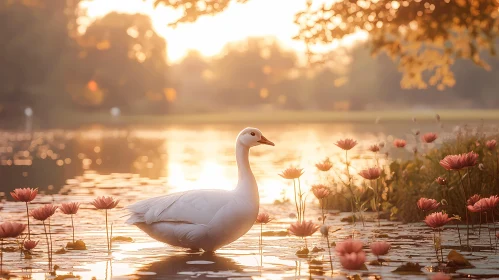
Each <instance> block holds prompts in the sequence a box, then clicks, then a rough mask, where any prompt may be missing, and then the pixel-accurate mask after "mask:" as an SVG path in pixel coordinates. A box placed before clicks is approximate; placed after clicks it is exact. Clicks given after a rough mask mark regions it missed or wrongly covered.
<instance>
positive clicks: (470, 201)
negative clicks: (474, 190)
mask: <svg viewBox="0 0 499 280" xmlns="http://www.w3.org/2000/svg"><path fill="white" fill-rule="evenodd" d="M480 199H481V197H480V195H479V194H474V195H473V196H471V197H470V198H468V200H466V205H475V203H477V202H478V201H479V200H480Z"/></svg>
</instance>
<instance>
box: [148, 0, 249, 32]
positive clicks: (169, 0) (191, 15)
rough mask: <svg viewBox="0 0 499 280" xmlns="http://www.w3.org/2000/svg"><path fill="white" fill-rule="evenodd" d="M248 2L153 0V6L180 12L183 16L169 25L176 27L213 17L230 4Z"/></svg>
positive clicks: (228, 0)
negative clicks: (164, 6)
mask: <svg viewBox="0 0 499 280" xmlns="http://www.w3.org/2000/svg"><path fill="white" fill-rule="evenodd" d="M247 1H248V0H155V1H154V4H155V5H156V6H157V5H160V4H163V5H166V6H168V7H172V8H174V9H176V10H182V11H183V15H182V16H181V17H180V18H178V19H177V20H175V21H174V22H172V23H170V25H171V26H177V25H178V24H180V23H187V22H195V21H196V20H197V19H198V18H199V17H202V16H206V15H215V14H218V13H221V12H223V11H224V10H225V9H227V8H228V7H229V5H230V4H231V3H232V2H237V3H246V2H247Z"/></svg>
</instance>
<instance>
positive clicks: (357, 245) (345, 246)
mask: <svg viewBox="0 0 499 280" xmlns="http://www.w3.org/2000/svg"><path fill="white" fill-rule="evenodd" d="M362 246H364V245H363V244H362V242H361V241H356V240H352V239H347V240H345V241H343V242H340V243H337V244H336V254H337V255H339V256H343V255H346V254H351V253H360V252H361V251H362Z"/></svg>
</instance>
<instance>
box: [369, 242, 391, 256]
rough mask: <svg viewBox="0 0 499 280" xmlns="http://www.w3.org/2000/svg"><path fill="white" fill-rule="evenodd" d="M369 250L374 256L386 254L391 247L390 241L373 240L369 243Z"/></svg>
mask: <svg viewBox="0 0 499 280" xmlns="http://www.w3.org/2000/svg"><path fill="white" fill-rule="evenodd" d="M370 247H371V251H372V252H373V255H375V256H384V255H386V254H388V251H389V250H390V248H391V245H390V243H388V242H385V241H380V242H373V243H371V245H370Z"/></svg>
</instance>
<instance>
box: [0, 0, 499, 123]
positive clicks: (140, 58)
mask: <svg viewBox="0 0 499 280" xmlns="http://www.w3.org/2000/svg"><path fill="white" fill-rule="evenodd" d="M94 1H99V0H94ZM80 2H81V1H80V0H68V1H44V2H43V1H36V0H32V1H26V0H25V1H17V0H16V1H13V0H10V1H9V0H2V1H0V23H1V24H0V38H1V39H0V41H1V42H2V43H0V53H1V55H0V117H1V118H2V120H3V121H8V122H12V121H15V120H17V119H23V118H24V116H25V113H26V108H31V109H32V111H33V112H34V117H36V119H38V120H39V121H40V123H42V124H43V125H47V126H50V125H52V124H56V123H57V121H58V120H59V119H61V118H66V117H70V116H78V117H81V116H85V115H91V114H104V113H105V114H109V112H110V111H111V109H112V108H115V109H113V110H114V112H115V113H116V112H117V108H119V112H120V114H122V115H164V114H190V113H212V112H217V113H220V112H233V111H278V110H317V111H361V110H405V109H496V108H498V107H499V93H498V90H497V89H498V88H499V81H498V79H497V77H499V67H498V66H499V61H498V60H497V58H495V57H492V56H487V55H485V59H486V60H487V62H488V63H489V64H490V70H488V71H487V70H484V69H483V68H481V67H479V66H477V65H475V64H474V63H473V62H471V61H468V60H457V61H456V63H455V64H454V65H452V66H451V68H452V70H453V71H454V74H455V79H456V83H455V85H454V86H453V87H447V88H445V89H443V90H442V89H440V90H439V88H438V87H431V86H430V87H427V88H425V89H405V88H402V87H401V79H402V73H401V72H400V71H399V69H398V68H399V65H398V63H396V61H395V62H394V61H393V60H392V59H391V58H389V57H388V56H387V55H385V54H383V53H381V54H379V55H377V56H375V57H373V56H372V55H371V50H370V48H369V47H368V46H367V45H366V42H358V43H357V44H355V45H354V46H353V47H340V48H337V49H335V51H334V52H332V53H331V54H329V56H330V61H331V62H332V63H329V64H328V67H322V68H319V67H312V66H310V65H309V64H307V63H306V58H304V55H303V54H300V53H297V52H295V51H293V50H291V49H289V48H286V47H284V46H283V45H282V44H280V42H279V41H278V40H277V39H276V38H272V37H251V38H247V39H246V40H243V41H237V42H232V43H230V44H228V45H226V46H225V48H224V50H223V51H222V53H220V54H218V55H216V56H214V57H204V56H203V55H201V54H200V53H199V52H197V51H194V50H193V51H190V52H189V53H188V54H187V56H186V57H184V58H183V59H182V60H180V61H178V62H172V61H171V60H169V58H168V53H167V51H166V49H167V48H166V46H167V45H168V43H169V41H168V40H169V38H163V37H161V36H159V35H158V34H157V33H156V31H155V30H154V28H153V25H152V22H151V19H150V18H149V17H148V16H147V15H143V14H124V13H116V12H112V13H109V14H107V15H105V16H104V17H102V18H98V19H96V20H93V21H91V22H90V23H89V25H88V27H87V28H86V30H85V32H81V31H79V24H78V22H79V21H78V19H79V18H82V17H85V10H84V9H82V8H81V7H80ZM228 28H230V27H228ZM214 32H223V31H220V30H219V31H214ZM200 44H202V42H200ZM497 45H498V44H497V43H496V46H497Z"/></svg>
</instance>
